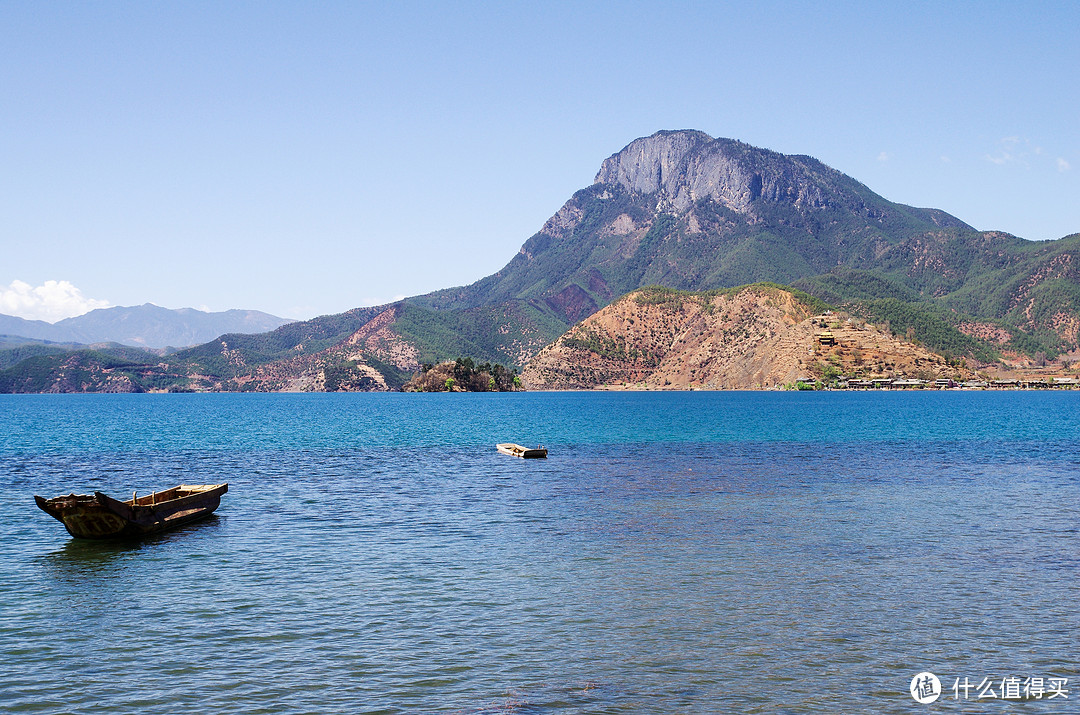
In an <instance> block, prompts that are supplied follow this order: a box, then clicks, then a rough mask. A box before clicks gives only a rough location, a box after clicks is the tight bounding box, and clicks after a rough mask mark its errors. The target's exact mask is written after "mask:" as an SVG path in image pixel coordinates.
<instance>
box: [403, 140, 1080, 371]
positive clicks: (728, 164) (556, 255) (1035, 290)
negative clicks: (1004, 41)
mask: <svg viewBox="0 0 1080 715" xmlns="http://www.w3.org/2000/svg"><path fill="white" fill-rule="evenodd" d="M756 281H773V282H778V283H790V284H794V285H796V286H799V287H800V288H803V289H804V290H806V291H808V292H810V293H812V294H814V295H818V296H819V297H823V298H825V299H826V300H829V301H831V302H835V303H842V304H850V303H858V309H859V310H860V311H863V312H869V313H871V314H872V316H871V317H874V318H877V319H881V320H888V321H891V322H892V323H893V324H906V325H908V326H910V325H911V324H915V325H917V326H924V325H926V324H928V321H929V322H934V321H938V322H940V321H945V322H947V323H949V324H953V325H955V326H959V327H960V328H961V329H962V330H965V331H968V332H970V333H972V334H977V335H989V336H993V341H995V342H997V343H1000V344H1008V346H1009V347H1014V348H1016V349H1019V350H1025V351H1028V352H1030V351H1033V350H1037V349H1040V348H1041V349H1044V350H1046V351H1048V352H1051V353H1054V352H1060V351H1067V350H1070V349H1075V348H1076V347H1077V344H1078V339H1080V319H1078V316H1080V234H1077V235H1072V236H1069V237H1066V238H1063V239H1061V240H1058V241H1045V242H1033V241H1025V240H1023V239H1020V238H1017V237H1015V236H1010V235H1008V234H1004V233H999V232H993V231H991V232H982V231H976V230H975V229H973V228H972V227H971V226H969V225H967V224H966V223H964V222H963V221H961V220H959V219H957V218H955V217H953V216H950V215H949V214H947V213H945V212H943V211H940V210H936V209H921V208H913V207H911V206H905V205H902V204H897V203H893V202H891V201H888V200H886V199H884V198H882V197H881V196H878V195H877V194H875V193H874V192H873V191H871V190H870V189H868V188H867V187H866V186H864V185H863V184H860V183H859V182H857V181H855V180H854V179H852V178H851V177H849V176H846V175H844V174H842V173H840V172H838V171H836V170H835V169H831V168H830V167H828V166H826V165H824V164H822V163H821V162H819V161H817V160H816V159H813V158H811V157H807V156H787V155H783V154H778V153H776V152H772V151H768V150H765V149H758V148H755V147H751V146H749V145H747V144H744V143H742V142H738V141H734V140H731V139H713V138H711V137H709V136H708V135H706V134H703V133H701V132H696V131H674V132H666V131H665V132H658V133H656V134H653V135H652V136H649V137H644V138H641V139H637V140H635V141H633V142H631V143H630V144H629V145H627V146H626V147H625V148H624V149H623V150H622V151H620V152H618V153H616V154H614V155H612V156H611V157H609V158H608V159H607V160H605V161H604V163H603V165H602V166H601V167H600V171H599V172H598V173H597V175H596V179H595V181H594V182H593V185H592V186H590V187H588V188H585V189H582V190H580V191H578V192H577V193H576V194H574V196H573V197H572V198H571V199H570V200H569V201H567V202H566V204H564V205H563V207H562V208H561V209H559V211H558V212H557V213H556V214H555V215H554V216H552V217H551V219H549V220H548V221H547V222H546V223H545V224H544V226H543V227H542V228H541V229H540V231H539V232H538V233H536V234H535V235H533V236H532V237H531V238H529V239H528V240H527V241H526V242H525V244H524V245H523V246H522V247H521V250H520V251H519V252H518V254H517V255H516V256H514V258H513V259H512V260H511V261H510V262H509V263H508V264H507V265H506V266H505V267H504V268H503V269H502V270H500V271H499V272H497V273H495V274H494V275H491V276H488V277H487V278H484V279H482V280H480V281H477V282H476V283H473V284H472V285H469V286H465V287H461V288H452V289H447V290H442V291H437V292H435V293H432V294H429V295H426V296H421V297H418V298H413V299H410V302H413V303H415V304H417V305H421V306H425V307H428V308H431V309H436V310H443V311H445V310H461V309H470V308H474V307H476V306H481V305H498V304H501V303H503V302H504V301H508V300H519V301H521V300H524V301H529V302H530V304H531V305H533V306H537V307H540V308H542V309H544V310H548V311H551V312H552V313H553V314H555V315H557V316H559V317H560V318H561V319H562V320H563V321H564V322H565V323H566V324H567V325H569V324H572V323H574V322H577V321H578V320H581V319H582V318H584V317H586V316H587V315H590V314H591V313H593V312H594V311H595V310H597V309H598V308H599V307H602V306H604V305H606V304H608V303H609V302H610V301H611V300H613V299H614V298H616V297H618V296H620V295H623V294H625V293H627V292H629V291H631V290H633V289H635V288H638V287H641V286H645V285H651V284H656V285H663V286H668V287H672V288H678V289H684V290H710V289H717V288H728V287H733V286H737V285H742V284H747V283H752V282H756ZM898 304H902V305H898ZM916 313H918V315H915V314H916Z"/></svg>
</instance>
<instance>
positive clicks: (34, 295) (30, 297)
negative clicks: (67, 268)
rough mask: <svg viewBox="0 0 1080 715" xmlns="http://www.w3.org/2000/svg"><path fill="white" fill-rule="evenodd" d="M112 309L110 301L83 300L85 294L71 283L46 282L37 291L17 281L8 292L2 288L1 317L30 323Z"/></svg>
mask: <svg viewBox="0 0 1080 715" xmlns="http://www.w3.org/2000/svg"><path fill="white" fill-rule="evenodd" d="M109 305H110V303H109V301H107V300H96V299H94V298H85V297H83V294H82V291H80V290H79V289H78V288H76V287H75V286H73V285H72V284H71V283H69V282H68V281H45V282H44V283H42V284H41V285H39V286H36V287H35V286H32V285H30V284H29V283H26V282H24V281H20V280H14V281H12V282H11V285H10V286H8V287H7V288H0V313H3V314H4V315H14V316H16V317H19V318H26V319H27V320H44V321H46V322H49V323H55V322H56V321H58V320H63V319H64V318H73V317H75V316H76V315H82V314H83V313H89V312H90V311H91V310H96V309H97V308H108V307H109Z"/></svg>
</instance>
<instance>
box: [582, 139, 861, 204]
mask: <svg viewBox="0 0 1080 715" xmlns="http://www.w3.org/2000/svg"><path fill="white" fill-rule="evenodd" d="M843 178H844V177H843V175H842V174H841V173H840V172H838V171H836V170H835V169H830V168H829V167H827V166H825V165H824V164H822V163H820V162H818V161H816V160H814V159H810V158H809V157H785V156H783V155H781V154H777V153H776V152H771V151H767V150H762V149H754V148H753V147H751V146H749V145H747V144H743V143H742V142H737V141H733V140H731V139H713V138H711V137H709V136H708V135H707V134H703V133H702V132H695V131H681V132H659V133H657V134H653V135H652V136H649V137H644V138H641V139H637V140H635V141H633V142H631V143H630V144H629V145H628V146H627V147H626V148H625V149H623V150H622V151H620V152H619V153H618V154H614V155H613V156H611V157H609V158H608V159H607V160H605V161H604V163H603V165H602V166H601V167H600V171H599V172H598V173H597V175H596V181H595V183H598V184H611V185H618V186H621V187H623V188H625V189H626V190H628V191H631V192H636V193H640V194H655V195H658V196H659V197H660V199H661V202H660V205H661V208H662V209H664V210H669V211H675V212H684V211H687V210H689V209H690V208H691V207H692V206H693V205H694V203H696V202H697V201H700V200H702V199H710V200H712V201H715V202H717V203H718V204H720V205H722V206H725V207H727V208H729V209H731V210H732V211H735V212H736V213H740V214H749V213H751V212H752V207H753V204H754V202H755V201H757V200H759V199H763V200H765V201H771V202H787V203H790V204H791V205H793V206H796V207H821V206H825V205H826V204H827V203H828V202H829V201H830V194H831V193H833V190H834V189H835V187H836V185H837V184H839V183H842V180H843Z"/></svg>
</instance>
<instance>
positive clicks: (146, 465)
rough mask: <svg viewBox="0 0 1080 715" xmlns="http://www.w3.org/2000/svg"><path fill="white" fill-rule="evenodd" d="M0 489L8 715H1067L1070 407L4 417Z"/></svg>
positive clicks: (23, 410)
mask: <svg viewBox="0 0 1080 715" xmlns="http://www.w3.org/2000/svg"><path fill="white" fill-rule="evenodd" d="M502 441H515V442H520V443H522V444H527V445H530V446H531V445H533V444H537V443H543V444H545V445H546V446H548V447H549V449H550V450H551V452H550V457H549V458H548V459H547V460H528V461H525V460H519V459H514V458H511V457H506V456H503V455H500V454H497V453H496V452H495V449H494V444H495V443H496V442H502ZM222 481H227V482H229V485H230V486H229V493H228V494H227V495H225V497H224V498H223V501H222V505H221V507H220V508H219V510H218V512H217V514H216V515H215V516H214V517H211V519H209V520H207V521H205V522H202V523H200V524H195V525H192V526H189V527H186V528H183V529H181V530H178V531H174V532H171V533H168V534H165V535H161V536H158V537H154V538H151V539H149V540H146V541H143V542H140V543H122V542H121V543H111V542H85V541H79V540H74V539H71V538H70V537H69V536H68V535H67V533H66V532H65V531H64V529H63V527H62V526H61V524H59V523H58V522H56V521H54V520H53V519H51V518H50V517H48V516H47V515H46V514H44V513H43V512H41V511H39V510H38V509H37V508H36V506H35V505H34V501H33V495H34V494H41V495H43V496H56V495H59V494H66V493H69V492H72V491H76V492H83V493H86V492H91V491H94V490H101V491H105V492H108V493H111V494H113V495H114V496H118V497H125V496H130V493H131V492H132V491H133V490H135V489H139V490H140V492H149V491H151V490H153V489H162V488H166V487H169V486H173V485H175V484H178V483H181V482H183V483H217V482H222ZM0 485H2V487H3V494H4V499H3V500H0V517H2V518H0V666H2V667H0V712H19V713H22V712H35V713H37V712H40V713H142V712H170V713H180V712H182V713H226V712H228V713H232V712H235V713H427V712H446V713H504V712H515V713H675V712H685V713H726V712H732V713H819V712H820V713H839V712H868V713H878V712H881V713H892V712H896V713H908V712H911V713H925V712H956V713H959V712H964V713H981V712H988V713H990V712H992V713H1005V712H1024V713H1029V712H1031V713H1062V712H1064V713H1068V712H1080V672H1078V671H1080V668H1078V665H1077V661H1078V655H1080V635H1078V634H1080V392H1053V393H1033V392H1024V393H1019V392H1011V393H1010V392H977V393H969V392H941V393H938V392H934V393H929V392H924V393H901V394H895V393H737V392H692V393H686V392H683V393H518V394H455V395H445V394H435V395H407V394H356V395H26V396H24V395H4V396H0ZM922 671H930V672H933V673H935V674H936V675H937V676H938V678H939V679H940V681H941V684H942V688H943V692H942V694H941V697H940V699H939V700H938V701H937V702H935V703H932V704H929V705H921V704H919V703H916V702H915V700H914V699H913V698H912V695H911V694H910V693H909V685H910V683H911V680H912V677H913V676H914V675H915V674H917V673H920V672H922ZM1012 678H1016V679H1019V680H1024V681H1026V682H1027V684H1028V686H1029V687H1031V688H1032V689H1031V690H1030V691H1029V697H1028V698H1027V699H1015V698H1004V697H1003V696H1004V695H1005V694H1006V692H1005V690H1004V687H1003V686H1004V685H1005V681H1003V679H1012ZM965 679H967V682H969V683H970V685H971V687H970V688H969V689H968V691H967V692H966V693H965V691H964V689H963V688H962V685H961V684H962V683H963V682H964V681H965ZM1036 679H1039V680H1036ZM1019 680H1016V681H1013V680H1009V681H1008V682H1009V683H1010V684H1015V683H1018V682H1019ZM957 681H959V682H957ZM954 683H956V684H957V688H958V689H957V690H954ZM987 683H989V687H990V692H993V693H994V694H995V695H997V696H998V697H996V698H990V697H988V696H987V695H986V688H985V687H984V688H983V693H982V695H983V696H982V697H979V696H980V693H979V690H978V688H977V687H975V686H978V685H980V684H981V685H984V686H986V684H987ZM1051 684H1053V685H1054V687H1056V688H1057V692H1052V689H1051V687H1050V686H1051ZM1039 685H1042V686H1045V687H1044V688H1043V693H1042V695H1043V697H1042V698H1039V699H1036V698H1035V697H1034V693H1035V692H1037V690H1036V688H1037V686H1039ZM1062 691H1067V693H1063V692H1062ZM1066 695H1067V697H1066ZM1051 696H1054V697H1051Z"/></svg>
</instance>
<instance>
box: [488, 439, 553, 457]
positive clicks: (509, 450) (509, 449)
mask: <svg viewBox="0 0 1080 715" xmlns="http://www.w3.org/2000/svg"><path fill="white" fill-rule="evenodd" d="M495 449H497V450H499V451H500V452H502V453H503V454H509V455H510V456H511V457H521V458H522V459H544V458H546V457H547V449H546V448H544V447H537V448H536V449H529V448H528V447H522V446H521V445H520V444H514V443H513V442H503V443H502V444H497V445H495Z"/></svg>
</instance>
